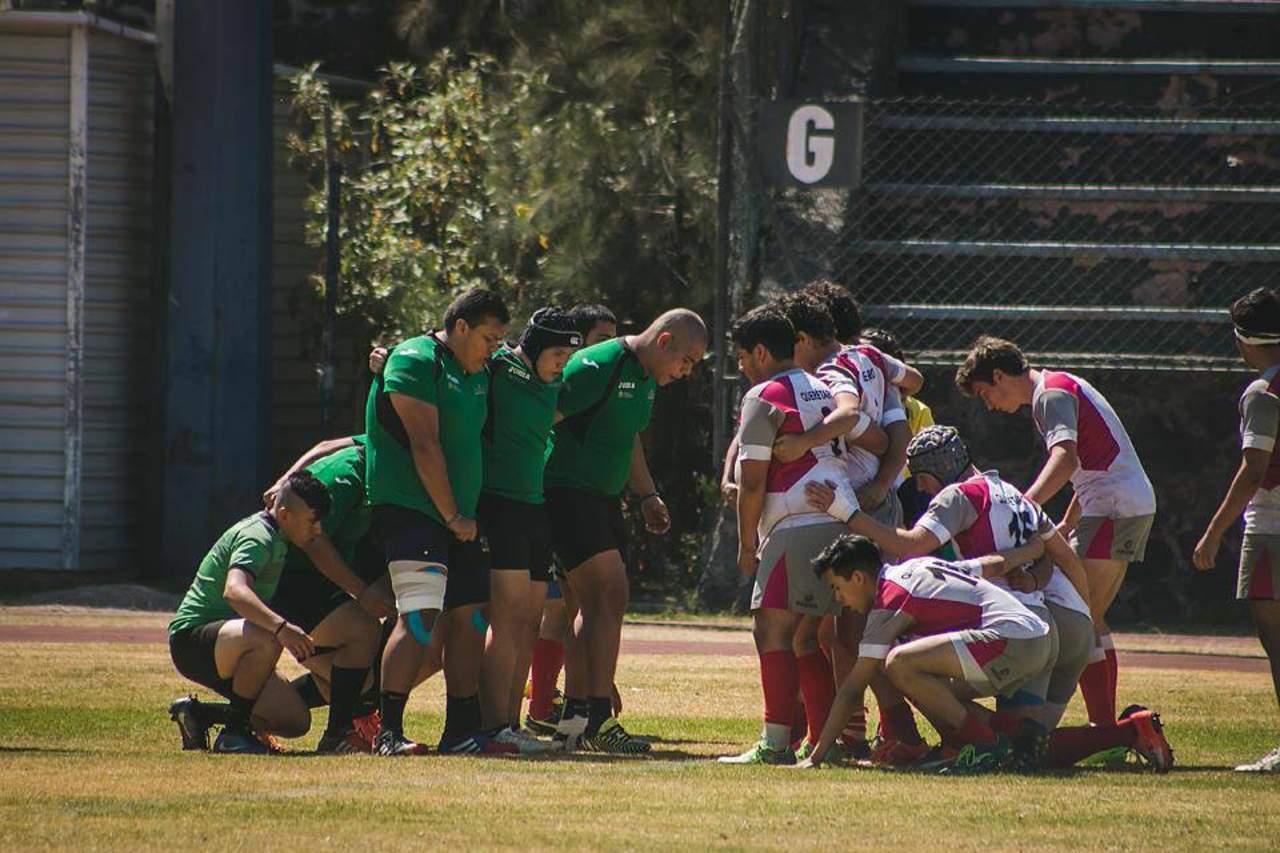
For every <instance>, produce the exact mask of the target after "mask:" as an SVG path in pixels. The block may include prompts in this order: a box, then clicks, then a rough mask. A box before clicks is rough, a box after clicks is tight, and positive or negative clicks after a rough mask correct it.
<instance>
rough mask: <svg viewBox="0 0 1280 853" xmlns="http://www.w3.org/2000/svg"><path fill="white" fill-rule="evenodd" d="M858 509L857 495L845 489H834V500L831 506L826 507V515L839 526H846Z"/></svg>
mask: <svg viewBox="0 0 1280 853" xmlns="http://www.w3.org/2000/svg"><path fill="white" fill-rule="evenodd" d="M858 509H859V507H858V497H857V495H855V494H853V492H850V491H848V490H847V489H836V498H835V500H833V501H832V502H831V506H829V507H827V515H829V516H831V517H832V518H834V519H835V520H836V521H838V522H840V523H841V524H848V523H849V519H851V518H853V514H854V513H855V512H857V511H858Z"/></svg>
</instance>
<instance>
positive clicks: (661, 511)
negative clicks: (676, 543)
mask: <svg viewBox="0 0 1280 853" xmlns="http://www.w3.org/2000/svg"><path fill="white" fill-rule="evenodd" d="M640 515H641V516H643V517H644V526H645V529H646V530H648V531H649V532H650V533H654V534H657V535H659V536H661V535H662V534H663V533H666V532H667V531H668V530H670V529H671V513H670V512H669V511H668V510H667V505H666V503H665V502H664V501H663V500H662V496H661V495H658V494H656V493H655V494H652V495H648V496H647V497H645V498H644V500H642V501H640Z"/></svg>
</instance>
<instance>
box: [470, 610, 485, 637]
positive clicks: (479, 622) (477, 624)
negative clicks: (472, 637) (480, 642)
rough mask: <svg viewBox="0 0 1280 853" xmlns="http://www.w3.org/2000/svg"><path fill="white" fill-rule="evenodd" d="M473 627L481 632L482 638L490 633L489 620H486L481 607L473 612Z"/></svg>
mask: <svg viewBox="0 0 1280 853" xmlns="http://www.w3.org/2000/svg"><path fill="white" fill-rule="evenodd" d="M471 625H472V627H474V628H475V629H476V630H477V631H478V632H480V636H482V637H483V636H485V635H486V634H488V633H489V620H488V619H485V618H484V614H483V613H481V612H480V608H479V607H477V608H476V609H475V610H473V611H471Z"/></svg>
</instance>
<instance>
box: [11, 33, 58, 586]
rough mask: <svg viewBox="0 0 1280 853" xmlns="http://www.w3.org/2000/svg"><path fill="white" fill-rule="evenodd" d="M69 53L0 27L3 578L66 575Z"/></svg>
mask: <svg viewBox="0 0 1280 853" xmlns="http://www.w3.org/2000/svg"><path fill="white" fill-rule="evenodd" d="M69 50H70V48H69V41H68V37H67V34H66V33H46V34H24V33H21V32H13V31H4V30H3V29H0V569H57V568H60V567H61V566H62V518H63V511H62V510H63V506H62V497H63V478H64V468H65V464H64V457H63V403H64V394H63V389H64V385H65V379H66V291H67V134H68V127H69V88H70V77H69V72H68V68H69Z"/></svg>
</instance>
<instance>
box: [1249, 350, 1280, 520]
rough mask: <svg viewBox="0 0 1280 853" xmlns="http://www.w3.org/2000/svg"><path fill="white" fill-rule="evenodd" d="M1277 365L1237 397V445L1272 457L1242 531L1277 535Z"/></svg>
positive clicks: (1279, 481)
mask: <svg viewBox="0 0 1280 853" xmlns="http://www.w3.org/2000/svg"><path fill="white" fill-rule="evenodd" d="M1277 434H1280V366H1278V367H1272V368H1268V369H1267V370H1266V371H1265V372H1264V373H1263V374H1262V376H1260V377H1259V378H1257V379H1255V380H1253V381H1252V382H1250V383H1249V386H1248V387H1247V388H1245V389H1244V394H1243V395H1242V396H1241V397H1240V446H1241V448H1242V449H1244V450H1249V449H1253V450H1263V451H1266V452H1267V453H1269V454H1270V455H1271V458H1270V461H1269V462H1268V463H1267V472H1266V474H1264V475H1263V477H1262V482H1261V483H1260V484H1259V485H1258V491H1257V492H1255V493H1254V495H1253V497H1252V498H1251V499H1250V500H1249V505H1248V506H1247V507H1245V510H1244V532H1245V533H1265V534H1268V535H1275V534H1280V453H1276V452H1275V449H1276V436H1277Z"/></svg>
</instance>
